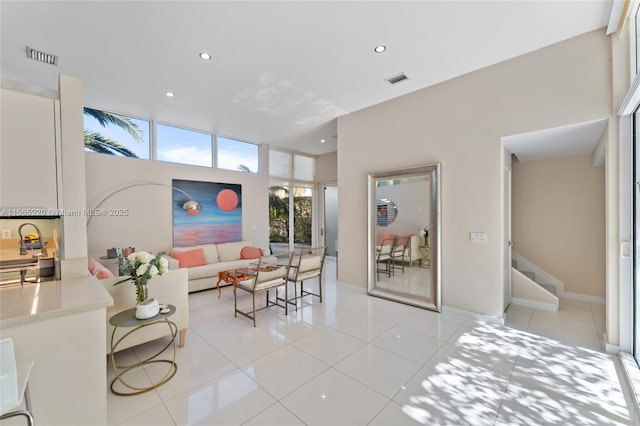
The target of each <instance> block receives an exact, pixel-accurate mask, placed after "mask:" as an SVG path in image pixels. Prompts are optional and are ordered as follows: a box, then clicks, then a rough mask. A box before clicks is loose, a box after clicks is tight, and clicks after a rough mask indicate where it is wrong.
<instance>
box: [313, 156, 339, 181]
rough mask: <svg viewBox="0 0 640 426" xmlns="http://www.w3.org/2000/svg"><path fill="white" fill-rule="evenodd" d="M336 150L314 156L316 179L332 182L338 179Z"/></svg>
mask: <svg viewBox="0 0 640 426" xmlns="http://www.w3.org/2000/svg"><path fill="white" fill-rule="evenodd" d="M337 168H338V152H337V151H334V152H329V153H327V154H323V155H318V156H317V157H316V181H318V182H332V181H335V180H338V169H337Z"/></svg>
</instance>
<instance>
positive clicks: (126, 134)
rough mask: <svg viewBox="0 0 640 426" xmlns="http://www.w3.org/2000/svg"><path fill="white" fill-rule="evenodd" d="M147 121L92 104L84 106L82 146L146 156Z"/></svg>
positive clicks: (99, 151)
mask: <svg viewBox="0 0 640 426" xmlns="http://www.w3.org/2000/svg"><path fill="white" fill-rule="evenodd" d="M149 129H150V122H149V121H144V120H140V119H137V118H133V117H128V116H126V115H123V114H115V113H111V112H107V111H101V110H97V109H93V108H86V107H85V109H84V149H85V151H89V152H98V153H101V154H110V155H120V156H123V157H133V158H143V159H146V160H148V159H149Z"/></svg>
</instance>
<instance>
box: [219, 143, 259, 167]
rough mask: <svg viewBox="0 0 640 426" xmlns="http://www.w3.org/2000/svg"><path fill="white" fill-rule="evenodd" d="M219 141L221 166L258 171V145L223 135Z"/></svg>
mask: <svg viewBox="0 0 640 426" xmlns="http://www.w3.org/2000/svg"><path fill="white" fill-rule="evenodd" d="M217 142H218V150H217V153H218V167H219V168H221V169H227V170H240V171H243V172H249V173H258V171H259V167H258V164H259V163H258V158H259V155H258V145H256V144H253V143H248V142H242V141H238V140H235V139H229V138H223V137H218V138H217Z"/></svg>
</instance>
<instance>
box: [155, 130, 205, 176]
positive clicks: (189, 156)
mask: <svg viewBox="0 0 640 426" xmlns="http://www.w3.org/2000/svg"><path fill="white" fill-rule="evenodd" d="M212 141H213V138H212V136H211V135H210V134H208V133H202V132H196V131H194V130H187V129H181V128H179V127H173V126H168V125H166V124H158V125H156V152H157V157H156V158H157V159H158V160H160V161H170V162H172V163H182V164H191V165H194V166H206V167H211V166H212V165H213V155H212V153H213V150H212V146H213V144H212Z"/></svg>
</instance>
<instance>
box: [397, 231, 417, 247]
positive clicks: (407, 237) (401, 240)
mask: <svg viewBox="0 0 640 426" xmlns="http://www.w3.org/2000/svg"><path fill="white" fill-rule="evenodd" d="M412 236H413V234H411V233H408V234H398V241H397V242H396V245H398V246H403V247H409V243H410V241H411V237H412Z"/></svg>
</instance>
